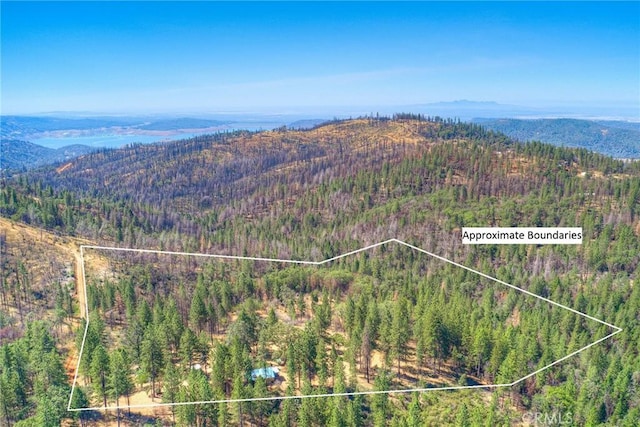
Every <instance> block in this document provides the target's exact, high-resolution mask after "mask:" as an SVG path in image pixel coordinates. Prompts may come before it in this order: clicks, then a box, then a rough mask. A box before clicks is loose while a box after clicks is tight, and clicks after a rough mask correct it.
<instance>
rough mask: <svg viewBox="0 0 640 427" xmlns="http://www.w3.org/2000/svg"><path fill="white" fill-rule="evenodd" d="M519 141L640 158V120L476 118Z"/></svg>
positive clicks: (478, 121) (613, 155)
mask: <svg viewBox="0 0 640 427" xmlns="http://www.w3.org/2000/svg"><path fill="white" fill-rule="evenodd" d="M474 122H476V123H479V124H481V125H482V126H484V127H486V128H488V129H491V130H494V131H497V132H502V133H504V134H505V135H507V136H510V137H511V138H514V139H517V140H520V141H541V142H546V143H549V144H554V145H558V146H566V147H577V148H586V149H588V150H592V151H595V152H598V153H602V154H606V155H608V156H612V157H617V158H634V159H637V158H640V123H634V122H623V121H604V120H601V121H594V120H578V119H531V120H528V119H476V120H474Z"/></svg>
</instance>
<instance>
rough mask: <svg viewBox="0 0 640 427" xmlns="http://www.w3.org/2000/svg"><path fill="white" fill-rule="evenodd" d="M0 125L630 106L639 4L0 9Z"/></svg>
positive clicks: (639, 80) (638, 80) (639, 73)
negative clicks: (477, 107)
mask: <svg viewBox="0 0 640 427" xmlns="http://www.w3.org/2000/svg"><path fill="white" fill-rule="evenodd" d="M1 8H2V10H1V15H2V23H1V24H2V27H1V39H0V42H1V48H2V51H1V52H2V66H1V70H2V75H1V80H2V83H1V90H2V94H1V101H2V113H3V114H17V113H37V112H46V111H94V112H126V113H131V112H141V113H142V112H181V111H192V112H197V111H202V112H214V111H230V110H244V111H251V110H252V109H253V110H265V111H266V110H269V111H274V112H278V111H285V110H287V109H291V108H294V107H310V108H326V107H329V108H330V107H344V106H393V105H411V104H420V103H430V102H438V101H452V100H457V99H471V100H476V101H497V102H500V103H506V104H517V105H527V106H545V107H549V106H557V105H569V106H571V105H581V106H600V105H608V106H613V105H624V106H634V105H635V106H638V104H640V101H639V100H640V3H638V2H628V3H610V2H607V3H593V2H588V3H576V2H571V3H523V2H510V3H483V2H473V3H462V2H447V3H434V2H426V3H418V2H410V3H392V4H389V3H364V2H357V3H338V2H335V3H265V2H260V3H245V2H241V3H237V2H236V3H215V2H211V3H210V2H197V3H187V4H185V3H169V2H158V3H155V2H143V3H107V2H91V3H78V2H71V3H50V2H47V3H29V2H27V3H23V2H20V3H12V2H4V1H3V2H2V3H1Z"/></svg>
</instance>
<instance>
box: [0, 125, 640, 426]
mask: <svg viewBox="0 0 640 427" xmlns="http://www.w3.org/2000/svg"><path fill="white" fill-rule="evenodd" d="M0 214H1V215H2V216H4V217H6V218H9V219H11V220H12V221H16V222H22V223H25V224H29V225H30V226H33V227H41V228H44V229H47V230H49V231H52V232H54V233H58V234H60V235H69V236H76V237H82V238H84V239H88V240H90V241H93V242H96V243H97V244H103V245H107V246H121V247H132V248H153V249H161V250H167V251H185V252H205V253H214V254H230V255H250V256H259V257H269V258H279V259H297V260H317V261H319V260H323V259H327V258H331V257H334V256H337V255H340V254H342V253H346V252H349V251H352V250H356V249H359V248H362V247H364V246H367V245H371V244H374V243H377V242H380V241H384V240H387V239H390V238H397V239H401V240H403V241H406V242H408V243H410V244H413V245H415V246H417V247H420V248H423V249H425V250H428V251H430V252H433V253H435V254H439V255H442V256H444V257H447V258H448V259H451V260H454V261H456V262H459V263H461V264H463V265H465V266H468V267H470V268H474V269H477V270H479V271H482V272H484V273H486V274H488V275H491V276H493V277H497V278H499V279H501V280H504V281H506V282H508V283H512V284H514V285H516V286H518V287H521V288H523V289H527V290H529V291H531V292H533V293H535V294H537V295H540V296H543V297H547V298H550V299H552V300H554V301H557V302H558V303H561V304H564V305H566V306H569V307H572V308H574V309H576V310H578V311H580V312H584V313H587V314H589V315H591V316H594V317H596V318H599V319H602V320H604V321H606V322H609V323H612V324H615V325H617V326H619V327H621V328H622V329H623V331H622V332H621V333H619V334H617V335H616V336H615V337H614V338H613V339H611V340H608V341H605V342H603V343H600V344H598V345H596V346H594V347H593V348H591V349H588V350H586V351H584V352H583V353H581V354H580V355H579V356H576V357H572V358H570V359H568V360H566V361H564V362H562V363H560V364H558V365H557V366H554V367H552V368H550V369H549V370H546V371H544V372H542V373H540V374H538V375H535V376H533V377H531V378H529V379H527V380H526V381H524V382H522V383H519V384H517V385H516V386H514V387H512V388H510V389H497V390H478V391H471V390H465V391H456V392H427V393H421V394H395V395H391V396H385V395H378V396H364V397H363V396H360V397H357V398H353V399H348V398H322V399H321V398H317V399H303V400H287V401H276V402H269V403H268V404H266V403H265V404H264V405H258V404H255V405H245V406H243V405H239V404H229V405H226V404H225V405H197V406H183V407H179V408H177V409H176V410H175V411H171V412H167V413H165V414H164V415H162V414H159V415H153V414H148V413H147V414H146V415H145V416H148V417H150V419H151V418H153V417H154V416H155V417H156V418H158V420H160V419H161V420H162V422H165V423H174V422H175V423H177V424H178V425H240V424H243V425H247V424H248V423H251V425H278V426H280V425H282V426H285V425H300V426H308V425H309V426H310V425H335V426H360V425H394V426H396V425H398V426H404V425H410V426H414V425H415V426H418V425H448V424H457V425H517V424H518V423H522V420H523V418H522V417H523V414H527V413H542V412H544V413H562V414H565V416H566V414H571V419H572V421H573V422H574V424H576V425H599V424H609V425H628V426H633V425H636V424H637V420H638V419H640V356H639V355H638V342H640V329H639V328H640V325H639V323H640V318H638V313H639V312H640V291H639V287H638V284H640V279H639V278H638V274H639V272H640V267H639V265H640V164H639V163H637V162H635V163H634V162H632V163H623V162H622V161H618V160H614V159H612V158H610V157H605V156H602V155H598V154H594V153H592V152H589V151H587V150H584V149H569V148H560V147H553V146H551V145H546V144H542V143H529V144H524V143H518V142H514V141H513V140H511V139H509V138H508V137H506V136H504V135H503V134H499V133H494V132H491V131H486V130H484V129H483V128H482V127H480V126H478V125H474V124H465V123H459V122H454V121H450V120H442V119H439V118H429V117H421V116H414V115H409V114H401V115H397V116H395V117H393V118H378V117H376V118H373V117H365V118H360V119H356V120H348V121H334V122H330V123H325V124H322V125H319V126H317V127H315V128H312V129H309V130H289V129H286V128H284V127H283V128H280V129H276V130H273V131H268V132H257V133H251V132H236V133H228V134H217V135H209V136H202V137H197V138H193V139H190V140H185V141H176V142H169V143H163V144H154V145H144V146H143V145H139V146H133V147H129V148H126V149H121V150H104V151H101V152H97V153H92V154H90V155H87V156H84V157H82V158H80V159H75V160H73V161H71V162H69V163H67V164H65V165H62V166H59V167H57V168H52V167H49V168H42V169H38V170H34V171H31V172H29V173H25V174H21V175H18V176H15V177H14V178H12V179H10V180H4V181H2V187H1V190H0ZM463 226H532V227H533V226H579V227H583V230H584V236H585V237H584V239H583V244H582V245H579V246H525V245H487V246H472V247H469V246H463V245H462V244H461V237H460V228H461V227H463ZM381 250H382V249H381ZM12 262H14V263H15V261H12ZM185 263H186V264H185ZM12 265H15V264H11V263H10V264H9V265H6V264H5V265H3V272H2V277H3V279H2V300H1V302H2V305H0V307H2V310H3V312H6V313H8V315H6V319H7V320H5V323H6V324H7V325H10V324H11V322H14V323H17V322H19V321H23V320H22V319H19V314H20V313H22V312H23V311H25V310H27V308H28V305H27V306H26V308H25V306H24V305H21V304H24V302H25V301H30V298H32V297H31V296H30V295H29V293H28V292H26V291H24V290H21V283H23V282H22V280H23V278H21V277H23V276H20V275H19V274H16V273H15V269H14V268H13V267H12ZM107 265H109V267H108V268H107V267H105V266H107ZM100 268H101V269H102V270H101V269H98V270H96V271H98V272H100V271H102V272H103V273H100V274H98V273H97V272H96V271H93V270H91V271H89V276H88V277H89V278H90V279H91V280H92V286H90V289H93V290H92V291H91V293H90V294H89V295H88V297H89V302H90V311H91V312H92V313H93V316H95V318H91V321H90V323H89V325H90V326H91V325H93V326H91V328H90V329H91V334H92V335H91V337H92V338H91V339H90V338H89V337H88V338H87V340H90V342H91V344H89V345H90V346H93V347H91V349H90V350H91V351H90V352H89V353H90V354H91V355H90V356H89V357H90V360H88V361H86V362H82V364H81V376H82V383H81V384H82V387H81V388H79V390H81V392H80V393H81V394H80V397H82V399H83V402H84V403H82V402H80V403H78V405H80V406H82V405H85V406H86V405H88V404H91V405H95V406H104V405H105V404H107V403H108V402H110V403H109V405H112V404H115V403H116V402H119V405H120V406H123V405H126V403H125V402H126V399H124V396H125V391H123V390H125V389H126V393H128V394H133V393H134V392H135V393H143V394H146V396H147V398H148V399H152V398H155V399H156V400H155V401H157V402H161V401H163V400H164V401H165V402H167V401H168V402H177V401H180V400H182V401H189V400H192V401H193V400H212V396H213V398H215V399H218V398H221V399H223V398H232V399H235V398H239V397H251V396H267V395H275V396H278V395H283V394H285V393H297V394H301V393H302V394H320V393H323V392H332V391H359V390H367V387H371V388H372V389H378V390H380V389H389V388H401V387H405V386H408V385H409V384H411V385H412V387H416V386H419V385H423V386H432V384H435V383H437V382H439V381H442V382H443V383H454V384H462V383H464V384H467V383H478V384H491V383H495V382H501V381H507V380H508V379H509V378H511V381H512V380H514V379H516V378H518V377H522V376H523V375H525V374H527V373H528V372H532V371H535V370H536V369H537V368H538V367H541V366H545V365H546V364H548V363H550V362H551V361H554V360H557V359H559V358H560V357H562V356H564V355H566V354H568V353H570V352H571V351H574V350H576V349H578V348H581V347H583V346H584V345H586V344H588V343H590V342H593V341H594V340H595V339H598V338H600V337H602V336H604V335H606V334H608V333H610V332H611V331H610V330H608V329H607V328H606V327H604V326H602V325H597V324H595V325H593V324H590V323H589V322H585V321H584V319H581V318H580V317H577V316H575V315H574V314H572V313H570V312H568V311H566V312H562V311H561V310H554V309H551V308H549V307H545V306H543V305H541V304H536V303H533V302H532V301H530V300H529V299H527V298H525V297H524V296H523V295H520V294H518V293H516V292H513V291H507V290H506V289H500V288H497V287H494V286H491V285H490V284H489V283H487V282H486V281H484V280H479V279H478V278H477V277H473V276H472V275H469V274H467V273H465V272H464V270H456V269H453V268H449V267H446V266H441V265H439V264H438V263H433V262H431V261H428V260H425V259H423V258H420V257H417V256H414V255H412V252H411V251H406V250H401V249H398V248H395V249H394V248H388V252H387V253H386V254H385V253H384V252H380V251H378V252H372V253H370V254H360V255H358V256H355V257H353V258H349V259H346V258H345V259H344V261H341V262H339V263H337V264H336V265H334V266H330V268H328V269H326V270H318V271H307V270H305V269H298V268H285V266H270V267H267V266H251V265H245V264H242V263H229V265H228V266H227V267H225V268H223V267H221V264H215V263H213V264H209V263H206V262H199V263H195V262H194V263H192V264H189V263H188V262H187V261H184V260H182V261H179V260H175V262H174V261H172V262H167V261H166V260H163V259H160V258H158V257H133V256H131V257H128V256H127V257H120V256H115V255H110V256H109V260H108V261H104V262H103V264H101V267H100ZM167 269H169V270H167ZM104 271H107V272H108V273H104ZM71 311H73V310H71ZM67 313H68V315H71V316H74V317H75V318H76V321H77V320H78V319H77V318H78V317H79V314H80V313H79V311H78V310H75V311H73V313H72V314H71V313H69V311H67ZM0 320H2V318H0ZM44 321H45V322H54V321H55V319H45V320H44ZM38 325H39V324H38V323H34V326H31V328H36V329H33V330H34V331H38V330H39V329H37V328H40V327H41V326H38ZM78 326H79V328H78V334H79V336H82V332H84V328H83V327H81V326H80V325H78ZM1 327H2V325H0V329H1ZM385 328H386V329H385ZM161 331H171V332H161ZM38 334H40V333H39V332H38ZM35 335H36V334H35V332H34V333H29V334H26V335H25V336H24V337H10V338H9V339H7V340H4V341H2V347H1V351H0V362H1V364H0V387H2V390H3V391H4V390H7V389H12V387H11V386H10V384H13V383H12V382H11V381H15V377H16V375H21V374H20V372H23V371H24V369H25V366H30V365H28V362H27V361H26V360H24V358H23V357H22V356H20V355H21V354H22V353H21V352H24V348H27V347H28V346H32V345H36V344H34V339H35V338H34V336H35ZM40 335H42V334H40ZM40 335H38V336H40ZM526 337H530V338H526ZM49 339H50V340H51V341H52V342H55V343H56V345H57V346H58V348H61V347H62V346H64V345H65V344H68V341H69V337H68V336H67V335H61V336H60V337H49V338H47V340H49ZM40 340H42V339H40ZM65 340H66V341H65ZM47 342H49V341H47ZM279 343H288V344H290V345H288V346H283V345H280V344H279ZM38 345H40V344H38ZM289 347H290V348H289ZM47 348H49V347H47ZM305 348H306V349H307V350H308V351H306V350H304V349H305ZM2 355H4V356H2ZM312 356H313V357H312ZM369 356H371V359H372V360H371V361H369ZM373 356H376V357H373ZM52 357H53V356H52ZM305 357H306V359H305ZM311 359H312V360H311ZM93 360H97V362H93ZM221 360H228V361H229V362H228V363H226V364H225V363H222V362H220V361H221ZM339 361H341V362H342V363H338V362H339ZM196 362H197V363H199V364H200V365H202V366H203V367H204V369H202V370H194V369H193V365H194V364H195V363H196ZM267 362H268V363H267ZM278 362H281V365H280V366H281V367H282V376H283V377H284V378H285V382H284V384H283V386H282V389H274V388H273V386H271V385H270V386H268V387H267V385H266V384H262V382H261V381H255V382H254V381H252V380H251V379H250V378H247V373H249V372H250V371H251V369H252V368H255V367H261V366H263V365H265V363H266V364H269V365H270V364H278ZM374 366H375V370H374V369H373V367H374ZM369 368H371V376H370V378H369V374H370V373H369V372H368V370H369ZM116 372H117V373H123V375H122V376H117V375H115V373H116ZM112 373H113V375H112ZM294 373H295V374H294ZM289 375H291V376H289ZM116 377H117V378H116ZM176 377H177V378H184V379H187V381H186V383H185V384H180V383H179V381H178V380H176ZM12 378H14V379H12ZM288 378H295V382H294V381H287V379H288ZM368 380H370V382H371V384H372V385H367V383H368ZM2 381H4V382H2ZM33 384H34V385H33V386H31V387H30V388H28V389H25V390H24V391H23V392H22V393H23V394H22V395H20V396H17V397H12V396H14V395H13V394H7V393H2V396H3V397H0V400H2V401H1V402H0V419H2V420H3V422H6V423H7V424H8V425H13V424H14V423H19V422H20V421H19V420H25V419H29V417H37V416H40V415H38V414H40V413H41V411H42V409H41V408H42V405H45V404H51V400H49V401H48V402H49V403H43V402H45V401H46V399H47V394H46V392H38V389H37V387H36V386H37V384H38V383H36V382H34V383H33ZM116 384H121V385H122V384H124V386H121V387H120V389H119V390H120V391H116V389H117V387H116ZM429 384H431V385H429ZM129 385H131V387H129ZM134 387H137V388H134ZM128 394H127V396H128ZM32 395H37V396H38V399H32V398H31V397H30V396H32ZM43 396H44V397H43ZM120 396H123V399H119V397H120ZM172 399H173V400H172ZM27 401H28V402H29V405H28V406H23V404H24V402H27ZM21 404H22V406H21ZM20 407H22V408H24V409H22V410H19V408H20ZM109 414H110V416H115V411H112V412H109ZM90 415H91V416H93V417H97V416H98V414H97V413H96V414H90ZM60 416H61V417H67V416H69V417H70V415H69V414H61V415H60ZM119 416H120V417H122V418H123V422H124V420H125V419H126V418H127V416H128V415H127V414H126V412H125V411H120V414H119ZM79 421H82V422H83V423H84V422H86V423H89V425H93V424H91V423H93V422H94V421H92V420H85V419H82V420H79ZM23 422H25V421H23ZM26 422H28V421H26ZM27 425H30V424H27ZM47 425H57V424H55V422H54V423H53V424H47Z"/></svg>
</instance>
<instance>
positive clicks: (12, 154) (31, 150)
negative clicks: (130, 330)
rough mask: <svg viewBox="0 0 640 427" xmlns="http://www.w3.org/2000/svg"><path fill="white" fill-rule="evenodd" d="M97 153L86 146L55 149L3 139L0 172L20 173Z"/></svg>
mask: <svg viewBox="0 0 640 427" xmlns="http://www.w3.org/2000/svg"><path fill="white" fill-rule="evenodd" d="M93 151H96V149H95V148H92V147H88V146H86V145H79V144H75V145H68V146H66V147H62V148H58V149H57V150H56V149H53V148H47V147H43V146H41V145H38V144H34V143H32V142H28V141H20V140H16V139H2V141H0V170H1V171H20V170H23V169H31V168H34V167H38V166H42V165H46V164H51V163H56V162H62V161H65V160H69V159H72V158H75V157H78V156H82V155H84V154H88V153H91V152H93Z"/></svg>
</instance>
